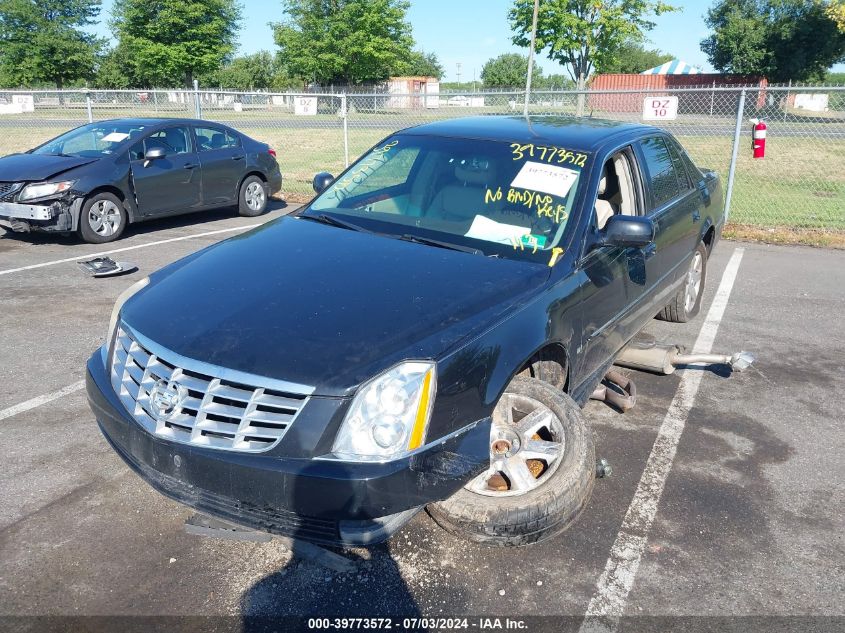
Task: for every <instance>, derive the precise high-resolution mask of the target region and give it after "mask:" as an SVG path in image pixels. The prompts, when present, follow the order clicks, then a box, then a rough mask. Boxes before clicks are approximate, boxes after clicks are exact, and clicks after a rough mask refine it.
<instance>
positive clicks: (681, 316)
mask: <svg viewBox="0 0 845 633" xmlns="http://www.w3.org/2000/svg"><path fill="white" fill-rule="evenodd" d="M706 280H707V247H706V246H705V245H704V243H703V242H699V243H698V247H697V248H696V249H695V252H694V253H693V255H692V259H691V260H690V264H689V268H688V269H687V274H686V278H685V280H684V285H683V287H682V288H681V289H680V290H678V294H676V295H675V296H674V298H673V299H672V301H670V302H669V305H667V306H666V307H665V308H663V309H662V310H661V311H660V312H659V313H658V314H657V318H658V319H662V320H663V321H671V322H672V323H686V322H687V321H690V320H692V319H693V318H695V316H696V315H697V314H698V312H699V310H701V297H702V296H703V295H704V282H705V281H706Z"/></svg>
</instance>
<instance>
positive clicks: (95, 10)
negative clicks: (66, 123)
mask: <svg viewBox="0 0 845 633" xmlns="http://www.w3.org/2000/svg"><path fill="white" fill-rule="evenodd" d="M99 14H100V0H0V78H2V81H3V82H4V84H5V85H8V86H32V85H39V84H40V85H43V84H53V85H55V86H56V87H57V88H59V89H61V88H63V87H64V86H66V85H67V84H69V83H72V82H75V81H78V80H79V79H88V78H90V77H91V76H92V75H93V73H94V67H95V64H96V60H97V52H98V51H99V49H100V48H101V47H102V46H103V42H102V40H100V39H98V38H96V37H94V36H93V35H91V34H89V33H86V32H85V31H84V30H83V29H84V28H85V27H86V26H90V25H92V24H94V22H95V20H96V18H97V16H98V15H99Z"/></svg>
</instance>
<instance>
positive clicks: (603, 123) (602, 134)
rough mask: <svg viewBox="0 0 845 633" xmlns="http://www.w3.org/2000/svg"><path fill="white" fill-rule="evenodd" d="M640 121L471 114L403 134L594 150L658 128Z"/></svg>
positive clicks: (419, 126)
mask: <svg viewBox="0 0 845 633" xmlns="http://www.w3.org/2000/svg"><path fill="white" fill-rule="evenodd" d="M659 131H660V130H659V129H658V128H655V127H653V126H650V125H643V124H640V123H625V122H622V121H611V120H608V119H594V118H592V117H581V118H576V117H565V116H531V117H527V118H526V117H524V116H510V115H505V116H499V115H487V116H471V117H461V118H456V119H446V120H442V121H435V122H433V123H424V124H422V125H418V126H415V127H412V128H408V129H406V130H403V131H402V133H403V134H418V135H431V136H450V137H456V138H475V139H489V140H495V141H510V142H519V143H538V142H539V143H549V144H551V145H565V146H567V147H572V148H573V149H580V150H584V151H595V150H597V149H599V148H600V147H601V146H602V145H604V144H605V143H606V142H608V141H610V140H616V139H618V138H620V137H624V136H631V137H632V138H635V137H638V136H640V135H642V134H643V133H649V132H651V133H654V132H659Z"/></svg>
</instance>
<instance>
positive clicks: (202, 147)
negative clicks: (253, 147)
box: [194, 127, 241, 152]
mask: <svg viewBox="0 0 845 633" xmlns="http://www.w3.org/2000/svg"><path fill="white" fill-rule="evenodd" d="M194 132H196V135H197V146H198V149H199V151H201V152H209V151H212V150H215V149H231V148H236V147H240V146H241V139H240V138H239V137H238V136H235V135H234V134H232V133H231V132H227V131H225V130H221V129H220V128H215V127H195V128H194Z"/></svg>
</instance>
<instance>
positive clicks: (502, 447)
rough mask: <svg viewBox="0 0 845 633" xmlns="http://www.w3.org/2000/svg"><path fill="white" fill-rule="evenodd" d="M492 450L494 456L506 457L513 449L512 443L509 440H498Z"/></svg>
mask: <svg viewBox="0 0 845 633" xmlns="http://www.w3.org/2000/svg"><path fill="white" fill-rule="evenodd" d="M490 448H491V449H492V450H493V453H494V454H496V455H504V454H505V453H507V452H508V451H509V450H510V449H511V443H510V442H508V441H507V440H496V441H495V442H493V444H492V445H491V446H490Z"/></svg>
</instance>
